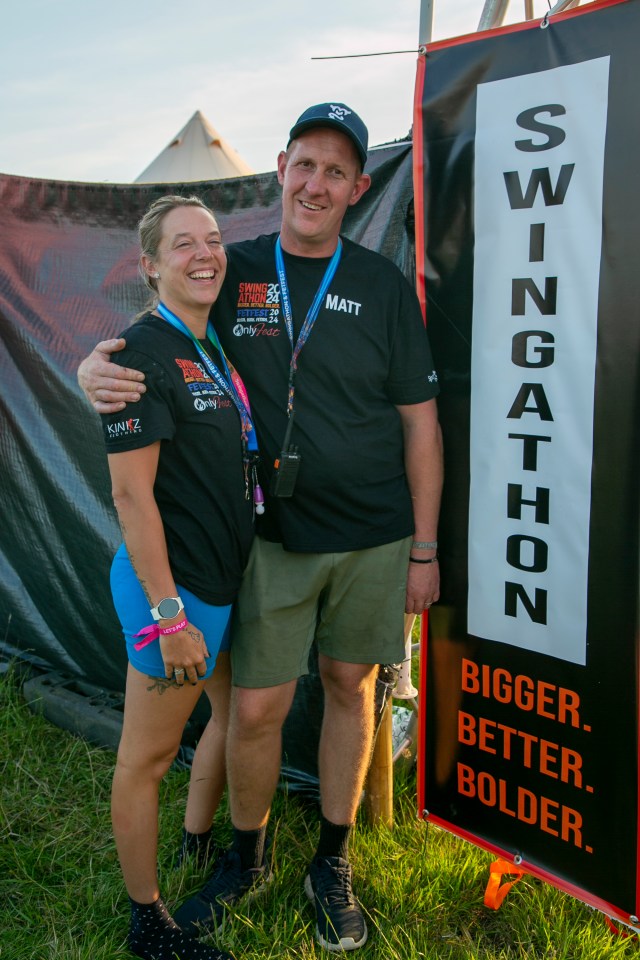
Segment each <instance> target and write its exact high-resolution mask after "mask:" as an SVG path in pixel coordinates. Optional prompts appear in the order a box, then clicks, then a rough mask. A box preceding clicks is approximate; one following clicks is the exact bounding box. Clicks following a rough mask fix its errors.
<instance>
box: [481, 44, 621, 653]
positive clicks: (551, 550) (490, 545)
mask: <svg viewBox="0 0 640 960" xmlns="http://www.w3.org/2000/svg"><path fill="white" fill-rule="evenodd" d="M608 81H609V58H608V57H603V58H599V59H596V60H591V61H586V62H584V63H577V64H571V65H569V66H561V67H558V68H556V69H552V70H547V71H543V72H538V73H532V74H527V75H525V76H519V77H512V78H508V79H505V80H498V81H494V82H491V83H485V84H481V85H479V87H478V101H477V116H476V140H475V207H474V214H475V225H474V229H475V267H474V293H473V343H472V364H471V374H472V387H471V439H470V444H471V450H470V452H471V492H470V505H469V506H470V513H469V600H468V630H469V633H470V634H473V635H475V636H478V637H482V638H485V639H487V640H495V641H499V642H501V643H509V644H512V645H514V646H516V647H520V648H522V649H526V650H531V651H536V652H539V653H546V654H549V655H551V656H554V657H559V658H561V659H563V660H567V661H569V662H572V663H577V664H584V663H585V660H586V630H587V574H588V561H589V517H590V492H591V462H592V447H593V408H594V380H595V361H596V335H597V310H598V280H599V270H600V251H601V241H602V183H603V165H604V145H605V133H606V124H607V103H608Z"/></svg>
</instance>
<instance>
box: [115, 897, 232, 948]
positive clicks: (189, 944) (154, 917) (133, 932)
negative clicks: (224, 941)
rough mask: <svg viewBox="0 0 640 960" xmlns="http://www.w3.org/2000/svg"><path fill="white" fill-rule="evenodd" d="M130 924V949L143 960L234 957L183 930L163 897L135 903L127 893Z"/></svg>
mask: <svg viewBox="0 0 640 960" xmlns="http://www.w3.org/2000/svg"><path fill="white" fill-rule="evenodd" d="M129 903H130V904H131V926H130V927H129V949H130V950H131V952H132V953H134V954H135V955H136V956H137V957H142V960H175V958H176V957H180V960H233V958H232V957H231V955H230V954H228V953H223V952H222V951H220V950H218V949H217V948H216V947H214V946H206V945H205V944H204V943H198V941H197V940H195V939H194V938H193V937H190V936H189V935H188V934H186V933H184V932H183V931H182V930H181V929H180V927H179V926H178V924H177V923H176V922H175V920H174V919H173V917H172V916H171V915H170V913H169V911H168V910H167V908H166V906H165V904H164V902H163V900H162V897H158V899H157V900H154V902H153V903H137V902H136V901H135V900H132V899H131V897H129Z"/></svg>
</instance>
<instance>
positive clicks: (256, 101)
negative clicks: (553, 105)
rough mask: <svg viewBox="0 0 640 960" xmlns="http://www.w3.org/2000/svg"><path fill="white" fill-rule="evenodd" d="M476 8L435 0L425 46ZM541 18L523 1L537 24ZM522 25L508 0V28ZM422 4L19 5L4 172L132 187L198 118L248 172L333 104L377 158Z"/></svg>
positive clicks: (2, 151)
mask: <svg viewBox="0 0 640 960" xmlns="http://www.w3.org/2000/svg"><path fill="white" fill-rule="evenodd" d="M483 6H484V0H434V20H433V36H432V39H433V40H442V39H446V38H450V37H455V36H460V35H461V34H465V33H473V32H474V31H475V30H476V29H477V26H478V21H479V19H480V15H481V13H482V9H483ZM547 9H548V2H547V0H534V11H535V15H536V16H538V17H541V16H543V15H544V13H545V11H546V10H547ZM523 19H524V0H510V4H509V9H508V12H507V17H506V19H505V23H512V22H517V21H520V20H523ZM419 21H420V0H391V2H389V0H385V2H383V0H323V2H322V3H321V4H313V3H304V0H268V2H266V3H265V2H264V0H263V2H260V3H257V2H256V0H236V2H235V3H234V2H228V0H227V2H225V3H221V2H220V0H189V2H188V3H183V4H180V5H179V4H177V3H176V2H175V0H174V2H169V0H110V2H109V3H94V2H91V0H89V2H87V0H17V2H13V3H11V4H8V5H7V6H6V8H5V9H4V10H3V14H2V33H1V36H0V116H1V121H0V130H1V131H2V135H1V137H0V173H8V174H14V175H18V176H25V177H42V178H45V179H52V180H75V181H89V182H112V183H129V182H131V181H133V180H135V178H136V177H137V176H138V174H140V173H141V172H142V170H144V168H145V167H147V166H148V164H149V163H150V162H151V161H152V160H153V159H154V158H155V157H156V156H157V155H158V154H159V153H160V151H161V150H163V149H164V148H165V147H166V146H167V145H168V144H169V143H170V142H171V141H172V140H173V138H174V137H175V135H176V134H177V133H178V132H179V131H180V130H181V129H182V127H183V126H184V125H185V123H187V121H188V120H189V118H190V117H191V116H192V114H193V113H194V112H195V111H196V110H200V111H201V112H202V113H203V114H204V115H205V117H207V119H208V120H209V122H210V123H211V124H212V125H213V127H214V128H215V129H216V130H217V131H218V133H219V134H220V135H221V136H222V137H223V138H224V139H226V140H227V141H228V142H229V143H230V144H231V146H232V147H234V149H236V150H237V151H238V153H239V154H240V155H241V156H242V157H243V158H244V160H245V161H246V162H247V163H248V164H249V165H250V166H251V167H252V168H253V169H254V171H255V172H256V173H261V172H264V171H268V170H274V169H275V167H276V158H277V156H278V152H279V151H280V150H281V149H283V148H284V146H286V140H287V133H288V130H289V129H290V128H291V126H293V123H294V122H295V120H296V119H297V117H298V116H299V115H300V114H301V113H302V111H303V110H304V109H305V108H306V107H308V106H309V105H311V104H312V103H320V102H326V101H336V100H338V101H341V102H344V103H347V104H348V105H349V106H351V107H353V109H355V110H356V111H357V112H358V113H359V114H360V115H361V116H362V118H363V119H364V121H365V123H366V124H367V126H368V127H369V143H370V145H375V144H379V143H386V142H389V141H392V140H396V139H399V138H402V137H405V136H406V134H407V133H408V132H409V129H410V127H411V119H412V118H411V113H412V102H413V87H414V80H415V69H416V53H415V52H411V53H401V54H397V55H385V56H376V57H357V58H350V59H329V60H317V59H313V58H316V57H336V56H340V55H342V56H344V55H345V54H351V55H353V54H370V53H380V52H387V51H397V50H400V51H405V50H408V51H417V47H418V30H419Z"/></svg>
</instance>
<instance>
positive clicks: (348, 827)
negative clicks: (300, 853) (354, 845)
mask: <svg viewBox="0 0 640 960" xmlns="http://www.w3.org/2000/svg"><path fill="white" fill-rule="evenodd" d="M352 830H353V824H352V823H347V824H344V825H342V824H337V823H331V821H330V820H327V819H326V817H324V816H322V815H321V816H320V839H319V840H318V849H317V850H316V857H342V859H343V860H348V859H349V840H350V838H351V831H352Z"/></svg>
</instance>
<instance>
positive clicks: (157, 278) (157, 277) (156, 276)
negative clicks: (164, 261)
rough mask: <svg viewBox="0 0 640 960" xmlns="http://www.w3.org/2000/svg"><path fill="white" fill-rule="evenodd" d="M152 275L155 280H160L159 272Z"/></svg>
mask: <svg viewBox="0 0 640 960" xmlns="http://www.w3.org/2000/svg"><path fill="white" fill-rule="evenodd" d="M151 276H152V277H153V279H154V280H159V279H160V274H159V273H152V274H151Z"/></svg>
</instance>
